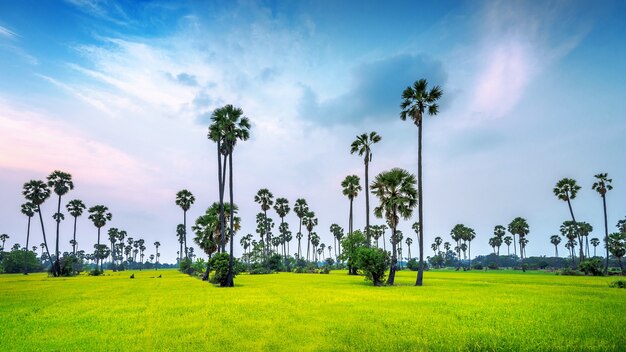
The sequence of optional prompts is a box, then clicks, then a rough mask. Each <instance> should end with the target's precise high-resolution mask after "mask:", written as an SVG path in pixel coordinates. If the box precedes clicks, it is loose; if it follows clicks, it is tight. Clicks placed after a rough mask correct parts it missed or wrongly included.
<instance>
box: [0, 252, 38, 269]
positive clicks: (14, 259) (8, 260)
mask: <svg viewBox="0 0 626 352" xmlns="http://www.w3.org/2000/svg"><path fill="white" fill-rule="evenodd" d="M25 255H26V257H24V256H25ZM0 258H2V260H1V261H0V266H1V267H2V272H5V273H23V272H24V259H26V265H27V268H28V272H29V273H32V272H36V271H41V270H43V268H42V266H41V262H40V261H39V259H37V254H35V252H32V251H28V252H27V253H26V254H24V250H22V249H19V250H13V251H10V252H4V253H1V255H0Z"/></svg>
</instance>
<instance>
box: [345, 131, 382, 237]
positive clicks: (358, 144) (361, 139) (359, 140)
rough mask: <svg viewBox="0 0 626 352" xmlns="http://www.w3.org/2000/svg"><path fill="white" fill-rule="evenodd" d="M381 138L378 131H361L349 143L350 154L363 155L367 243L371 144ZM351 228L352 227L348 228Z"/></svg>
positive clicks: (367, 234) (369, 235) (368, 233)
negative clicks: (350, 143)
mask: <svg viewBox="0 0 626 352" xmlns="http://www.w3.org/2000/svg"><path fill="white" fill-rule="evenodd" d="M381 139H382V138H381V137H380V136H379V135H378V133H376V132H374V131H372V132H370V133H369V135H368V134H367V133H363V134H362V135H360V136H357V137H356V139H355V140H354V142H352V145H350V154H354V153H358V154H359V156H363V157H364V158H363V161H364V163H365V234H366V237H367V243H368V246H369V243H370V238H371V234H370V230H371V228H370V196H369V163H370V162H371V161H372V145H373V144H376V143H378V142H380V140H381ZM350 230H352V229H350Z"/></svg>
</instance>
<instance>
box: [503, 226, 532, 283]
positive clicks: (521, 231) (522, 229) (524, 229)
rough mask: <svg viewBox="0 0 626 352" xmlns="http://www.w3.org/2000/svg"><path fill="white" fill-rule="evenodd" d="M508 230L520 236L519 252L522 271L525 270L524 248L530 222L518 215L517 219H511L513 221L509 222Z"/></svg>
mask: <svg viewBox="0 0 626 352" xmlns="http://www.w3.org/2000/svg"><path fill="white" fill-rule="evenodd" d="M508 230H509V232H510V233H512V234H513V235H514V236H515V235H518V236H519V243H520V250H519V253H520V258H521V260H522V271H523V272H525V271H526V267H525V266H524V248H525V246H526V241H525V240H526V235H528V232H529V228H528V222H527V221H526V219H524V218H522V217H516V218H515V219H513V221H511V223H509V226H508Z"/></svg>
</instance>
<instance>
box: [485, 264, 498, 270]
mask: <svg viewBox="0 0 626 352" xmlns="http://www.w3.org/2000/svg"><path fill="white" fill-rule="evenodd" d="M487 268H489V269H491V270H497V269H498V264H497V263H496V262H491V263H489V265H487Z"/></svg>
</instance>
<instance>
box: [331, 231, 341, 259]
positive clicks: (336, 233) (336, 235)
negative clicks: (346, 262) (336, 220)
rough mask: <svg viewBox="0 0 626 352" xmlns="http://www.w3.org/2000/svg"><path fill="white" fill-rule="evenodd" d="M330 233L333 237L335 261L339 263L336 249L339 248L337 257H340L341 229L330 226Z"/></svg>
mask: <svg viewBox="0 0 626 352" xmlns="http://www.w3.org/2000/svg"><path fill="white" fill-rule="evenodd" d="M330 233H332V235H333V239H334V240H335V241H336V242H335V243H336V244H335V260H336V261H339V259H338V258H339V257H338V255H337V248H339V255H341V239H342V238H343V228H342V227H341V226H339V225H337V224H332V225H330Z"/></svg>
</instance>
